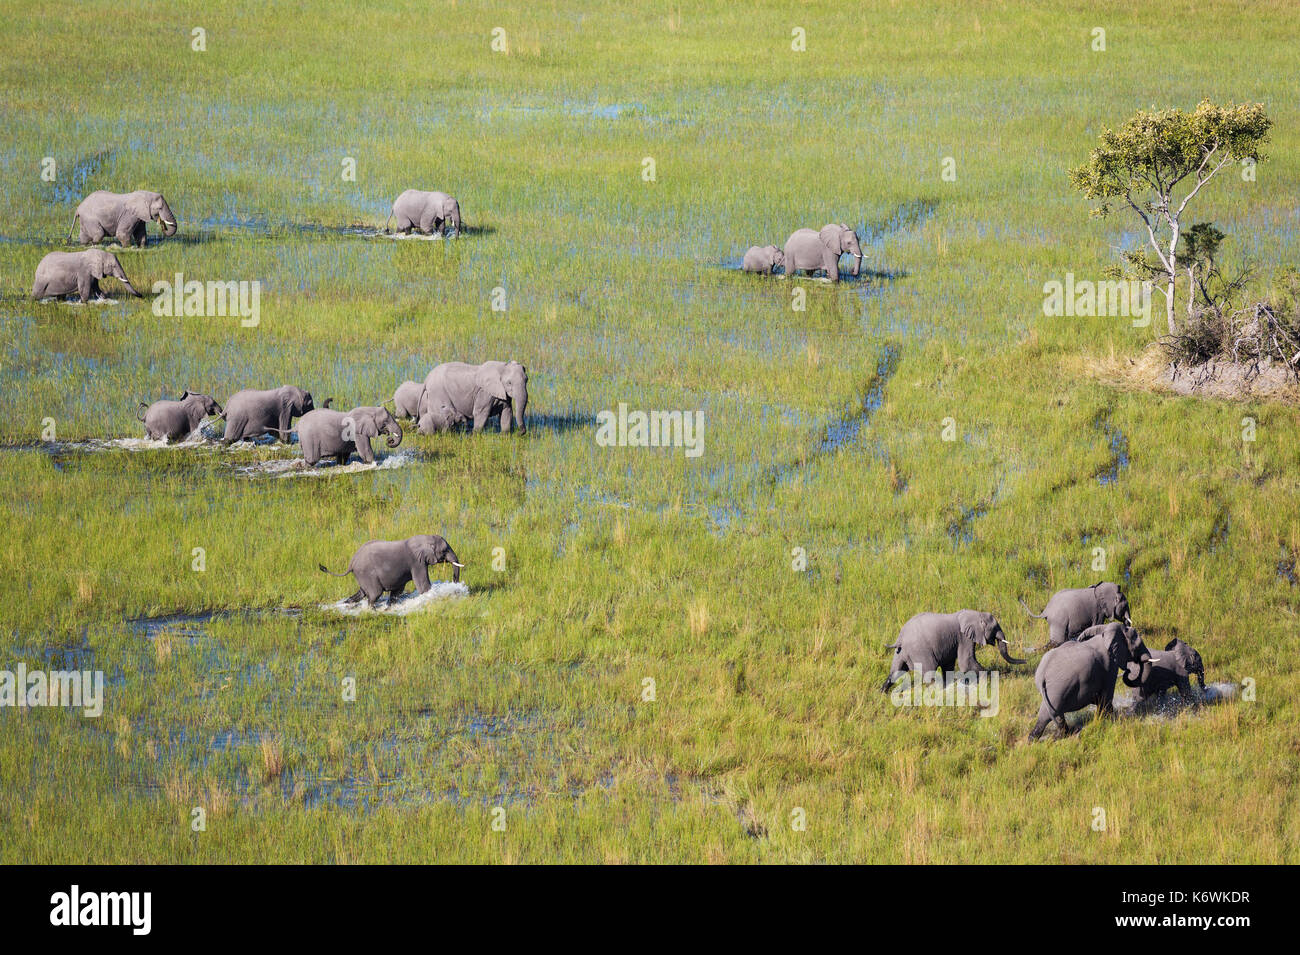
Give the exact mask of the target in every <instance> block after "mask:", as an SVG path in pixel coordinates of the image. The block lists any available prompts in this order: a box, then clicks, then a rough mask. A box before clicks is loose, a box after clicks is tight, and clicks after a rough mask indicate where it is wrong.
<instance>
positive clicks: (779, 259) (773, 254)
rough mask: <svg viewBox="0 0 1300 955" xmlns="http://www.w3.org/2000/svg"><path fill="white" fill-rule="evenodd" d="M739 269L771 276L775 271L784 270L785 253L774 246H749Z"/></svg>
mask: <svg viewBox="0 0 1300 955" xmlns="http://www.w3.org/2000/svg"><path fill="white" fill-rule="evenodd" d="M740 267H741V269H742V270H744V271H746V272H762V273H765V274H767V275H771V274H773V273H774V272H775V271H776V270H777V269H783V268H785V252H783V251H782V250H781V249H778V248H777V247H776V246H774V245H761V246H760V245H751V246H750V247H749V249H748V250H747V251H746V252H745V259H744V261H743V262H741V265H740Z"/></svg>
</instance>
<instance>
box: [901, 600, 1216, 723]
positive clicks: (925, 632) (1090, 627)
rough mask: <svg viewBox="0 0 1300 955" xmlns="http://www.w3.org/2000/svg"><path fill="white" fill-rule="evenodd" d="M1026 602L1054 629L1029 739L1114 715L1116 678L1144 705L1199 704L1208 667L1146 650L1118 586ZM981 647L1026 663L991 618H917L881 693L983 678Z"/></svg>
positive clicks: (1038, 679)
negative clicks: (1070, 718) (904, 681)
mask: <svg viewBox="0 0 1300 955" xmlns="http://www.w3.org/2000/svg"><path fill="white" fill-rule="evenodd" d="M1020 603H1021V606H1023V607H1024V608H1025V612H1026V613H1027V614H1029V615H1030V616H1031V617H1035V618H1037V619H1041V620H1047V622H1048V627H1049V639H1048V648H1047V652H1046V653H1044V654H1043V657H1042V659H1041V660H1040V661H1039V663H1038V668H1037V669H1036V670H1035V672H1034V684H1035V685H1036V686H1037V687H1038V693H1039V696H1040V697H1041V698H1042V704H1041V706H1040V707H1039V710H1038V720H1037V722H1036V723H1035V724H1034V728H1033V729H1032V730H1031V731H1030V733H1029V738H1030V739H1031V740H1035V739H1038V737H1040V736H1041V735H1042V734H1043V731H1044V730H1045V729H1047V727H1048V725H1049V724H1051V723H1055V724H1056V727H1057V730H1058V731H1059V732H1060V733H1061V734H1065V733H1068V732H1069V727H1068V726H1067V724H1066V721H1065V715H1066V714H1067V713H1072V712H1074V711H1076V710H1081V709H1083V708H1084V707H1086V706H1089V705H1092V704H1095V705H1096V706H1097V711H1098V713H1099V714H1103V715H1104V714H1107V713H1110V712H1111V711H1112V705H1113V701H1114V696H1115V680H1116V678H1117V677H1118V678H1119V679H1121V680H1122V681H1123V683H1124V685H1125V686H1128V687H1132V688H1135V689H1137V691H1138V700H1139V704H1145V703H1148V702H1150V701H1152V700H1154V699H1155V698H1156V697H1158V696H1160V695H1162V694H1163V693H1164V692H1165V691H1166V690H1168V689H1170V688H1176V689H1177V690H1178V693H1179V695H1180V696H1182V697H1184V698H1186V699H1190V700H1195V699H1196V697H1194V696H1193V695H1192V688H1191V681H1190V677H1192V676H1195V677H1196V680H1197V683H1198V684H1199V686H1200V689H1201V690H1202V691H1204V689H1205V666H1204V664H1203V663H1202V661H1201V656H1200V654H1199V653H1197V652H1196V650H1194V649H1192V647H1191V646H1189V645H1188V644H1187V643H1185V642H1184V641H1182V640H1180V639H1174V640H1171V641H1170V642H1169V643H1168V644H1167V645H1166V646H1165V649H1164V652H1163V653H1161V654H1159V655H1156V654H1153V653H1151V651H1150V650H1148V649H1147V647H1146V645H1145V644H1144V643H1143V642H1142V637H1141V635H1140V634H1139V633H1138V631H1137V629H1136V628H1135V627H1134V626H1133V619H1132V616H1131V615H1130V612H1129V604H1128V598H1127V597H1126V596H1125V594H1124V591H1123V590H1122V589H1121V588H1120V587H1119V585H1118V584H1114V583H1109V582H1100V583H1096V584H1093V585H1092V586H1091V587H1080V588H1074V589H1069V590H1061V591H1058V592H1057V593H1056V594H1054V595H1053V597H1052V599H1051V600H1049V601H1048V603H1047V606H1046V607H1045V608H1044V609H1043V612H1042V613H1034V612H1033V611H1032V610H1030V609H1029V607H1028V606H1027V605H1025V603H1024V601H1023V600H1021V602H1020ZM1107 621H1112V622H1109V623H1108V622H1107ZM981 646H996V647H997V648H998V652H999V653H1000V654H1001V655H1002V658H1003V659H1004V660H1006V661H1007V662H1008V663H1011V664H1022V663H1024V662H1025V661H1024V660H1020V659H1017V658H1016V657H1013V656H1011V654H1010V652H1009V650H1008V646H1007V638H1006V635H1005V634H1004V633H1003V631H1002V626H1001V625H1000V624H999V623H998V621H997V619H996V618H995V617H994V616H993V615H992V614H991V613H984V612H980V611H975V610H959V611H957V612H956V613H947V614H941V613H921V614H917V615H916V616H914V617H912V618H911V619H910V620H908V621H907V622H906V623H905V624H903V628H902V630H901V631H900V632H899V635H898V640H896V641H895V642H894V643H891V644H888V645H887V649H892V650H893V651H894V659H893V664H892V666H891V667H890V671H889V676H888V677H886V679H885V683H884V685H883V686H882V687H881V689H882V691H883V692H886V693H888V692H889V691H890V689H891V688H892V687H893V686H895V684H897V683H899V681H900V679H901V678H902V676H903V674H904V673H910V674H911V675H912V678H914V679H918V680H919V679H923V678H924V677H925V676H926V675H927V674H928V675H931V676H933V675H934V674H936V673H937V672H938V671H942V672H943V673H944V674H945V676H946V675H948V674H978V673H980V672H983V668H982V667H981V666H980V665H979V661H978V660H977V659H976V656H975V652H976V649H977V648H978V647H981Z"/></svg>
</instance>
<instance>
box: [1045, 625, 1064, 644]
mask: <svg viewBox="0 0 1300 955" xmlns="http://www.w3.org/2000/svg"><path fill="white" fill-rule="evenodd" d="M1047 633H1048V637H1047V641H1048V643H1050V644H1051V645H1052V646H1054V647H1059V646H1060V645H1061V644H1063V643H1064V642H1065V624H1063V623H1057V622H1056V621H1053V622H1052V623H1051V625H1050V626H1049V627H1048V631H1047Z"/></svg>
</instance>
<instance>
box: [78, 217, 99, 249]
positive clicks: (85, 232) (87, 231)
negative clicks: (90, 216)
mask: <svg viewBox="0 0 1300 955" xmlns="http://www.w3.org/2000/svg"><path fill="white" fill-rule="evenodd" d="M103 240H104V229H103V227H102V226H100V224H99V223H98V222H92V223H90V224H89V225H87V224H86V220H85V219H82V220H81V244H82V245H95V244H97V243H99V242H102V241H103Z"/></svg>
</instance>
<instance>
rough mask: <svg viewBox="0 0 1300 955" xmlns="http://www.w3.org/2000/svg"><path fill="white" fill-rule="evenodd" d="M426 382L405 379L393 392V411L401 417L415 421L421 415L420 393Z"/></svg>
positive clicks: (422, 392)
mask: <svg viewBox="0 0 1300 955" xmlns="http://www.w3.org/2000/svg"><path fill="white" fill-rule="evenodd" d="M422 394H424V382H422V381H404V382H402V383H401V384H400V385H398V386H397V390H396V391H394V392H393V413H394V414H395V415H396V416H397V417H399V418H405V419H408V420H411V421H414V420H416V419H418V418H419V417H420V395H422Z"/></svg>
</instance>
